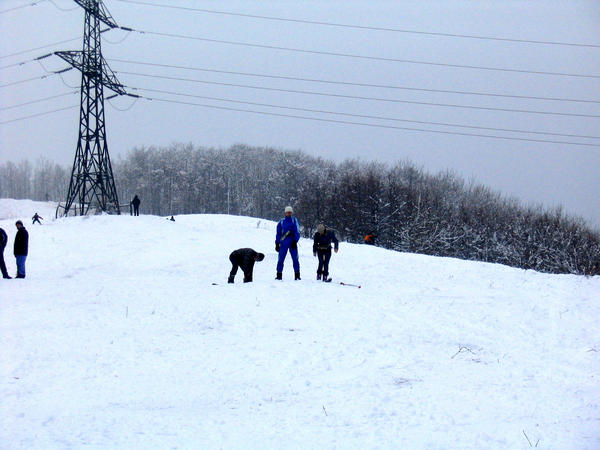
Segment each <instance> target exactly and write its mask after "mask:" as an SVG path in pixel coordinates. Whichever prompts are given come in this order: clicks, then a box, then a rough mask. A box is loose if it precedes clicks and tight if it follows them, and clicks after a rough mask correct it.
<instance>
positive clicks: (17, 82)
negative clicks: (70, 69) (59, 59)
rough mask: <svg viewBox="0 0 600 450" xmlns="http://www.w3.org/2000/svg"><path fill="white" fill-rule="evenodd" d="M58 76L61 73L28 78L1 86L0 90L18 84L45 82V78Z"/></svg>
mask: <svg viewBox="0 0 600 450" xmlns="http://www.w3.org/2000/svg"><path fill="white" fill-rule="evenodd" d="M61 72H62V71H61ZM58 74H59V72H53V73H49V74H46V75H42V76H39V77H34V78H27V79H26V80H19V81H13V82H12V83H6V84H0V88H4V87H8V86H14V85H17V84H22V83H28V82H30V81H35V80H43V79H44V78H49V77H52V76H54V75H58Z"/></svg>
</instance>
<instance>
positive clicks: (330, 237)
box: [313, 223, 339, 282]
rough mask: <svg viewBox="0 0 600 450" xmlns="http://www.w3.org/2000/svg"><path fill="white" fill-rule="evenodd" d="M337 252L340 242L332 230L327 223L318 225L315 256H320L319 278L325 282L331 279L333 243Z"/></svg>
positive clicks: (314, 246) (314, 249) (314, 241)
mask: <svg viewBox="0 0 600 450" xmlns="http://www.w3.org/2000/svg"><path fill="white" fill-rule="evenodd" d="M332 243H333V246H334V251H335V252H336V253H337V252H338V248H339V242H338V240H337V238H336V237H335V233H334V232H333V231H332V230H328V229H327V228H326V227H325V225H323V224H322V223H320V224H319V225H317V232H316V233H315V236H314V238H313V256H318V257H319V267H318V268H317V280H321V279H322V280H323V281H325V282H329V281H331V279H330V278H328V277H329V260H330V259H331V244H332Z"/></svg>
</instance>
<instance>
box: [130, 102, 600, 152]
mask: <svg viewBox="0 0 600 450" xmlns="http://www.w3.org/2000/svg"><path fill="white" fill-rule="evenodd" d="M141 98H144V99H146V100H151V101H158V102H166V103H176V104H181V105H190V106H200V107H203V108H212V109H220V110H226V111H235V112H245V113H253V114H260V115H266V116H276V117H288V118H293V119H303V120H313V121H318V122H330V123H338V124H345V125H360V126H366V127H375V128H387V129H393V130H403V131H418V132H425V133H437V134H449V135H457V136H470V137H481V138H489V139H502V140H509V141H526V142H540V143H548V144H563V145H577V146H585V147H600V144H590V143H583V142H568V141H552V140H546V139H533V138H519V137H509V136H496V135H488V134H475V133H461V132H457V131H443V130H427V129H422V128H409V127H398V126H394V125H382V124H373V123H365V122H352V121H346V120H336V119H324V118H317V117H308V116H299V115H295V114H281V113H272V112H266V111H256V110H250V109H241V108H231V107H227V106H215V105H206V104H201V103H193V102H184V101H179V100H168V99H161V98H154V97H141Z"/></svg>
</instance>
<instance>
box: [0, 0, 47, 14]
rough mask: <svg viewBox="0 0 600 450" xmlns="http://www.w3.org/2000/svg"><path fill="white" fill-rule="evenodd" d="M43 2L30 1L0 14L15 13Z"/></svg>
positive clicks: (43, 0)
mask: <svg viewBox="0 0 600 450" xmlns="http://www.w3.org/2000/svg"><path fill="white" fill-rule="evenodd" d="M45 1H46V0H36V1H32V2H31V3H28V4H26V5H21V6H15V7H14V8H9V9H4V10H2V11H0V14H4V13H7V12H12V11H16V10H17V9H23V8H29V7H30V6H36V5H38V4H39V3H43V2H45Z"/></svg>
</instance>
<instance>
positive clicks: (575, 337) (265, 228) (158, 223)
mask: <svg viewBox="0 0 600 450" xmlns="http://www.w3.org/2000/svg"><path fill="white" fill-rule="evenodd" d="M36 211H37V212H39V213H40V214H41V215H42V216H43V217H45V218H46V220H45V221H44V225H42V226H39V225H36V226H32V225H30V223H31V220H30V219H29V218H30V217H31V216H32V215H33V213H34V212H36ZM53 213H54V205H53V204H51V203H33V202H27V201H19V202H16V201H10V200H4V199H3V200H0V226H1V227H2V228H4V229H5V230H6V231H7V232H8V234H9V246H8V248H7V250H6V251H5V257H6V259H7V262H8V267H9V272H10V273H11V274H14V272H15V263H14V258H13V257H12V242H13V238H14V232H15V227H14V221H15V219H16V218H21V219H23V220H24V222H25V220H27V222H25V223H26V226H27V228H28V230H29V233H30V254H29V258H28V260H27V278H26V279H25V280H0V281H1V287H0V292H1V294H2V295H1V301H0V337H1V338H2V352H1V356H0V361H1V362H0V396H1V397H0V398H1V399H2V400H1V402H0V448H3V449H4V448H6V449H25V448H27V449H34V448H35V449H39V448H81V447H86V448H119V449H123V448H230V449H231V448H260V449H264V448H285V449H291V448H302V449H305V448H319V449H321V448H344V449H346V448H360V449H364V448H394V449H397V448H402V449H438V448H439V449H457V448H461V449H464V448H472V449H487V448H490V449H524V448H529V447H530V446H534V447H535V446H537V447H538V448H552V449H598V448H600V383H599V381H600V380H599V379H598V378H599V376H600V375H599V373H600V370H599V369H600V331H599V330H600V328H599V327H598V317H600V277H594V278H586V277H581V276H570V275H569V276H567V275H558V276H557V275H546V274H540V273H536V272H531V271H523V270H518V269H512V268H508V267H504V266H499V265H492V264H483V263H475V262H465V261H459V260H455V259H449V258H434V257H427V256H421V255H412V254H403V253H396V252H391V251H386V250H383V249H380V248H375V247H369V246H361V245H350V244H346V243H342V244H341V247H340V252H339V253H338V254H337V255H334V256H333V258H332V262H331V275H332V276H333V279H334V281H333V282H332V283H330V284H324V283H321V282H317V281H316V280H315V271H316V260H315V259H314V258H313V256H312V251H311V243H310V241H309V240H306V239H303V240H301V242H300V255H301V260H300V263H301V268H302V278H303V279H302V281H296V282H295V281H293V270H292V267H291V261H290V260H288V261H287V263H286V267H285V269H284V280H283V281H282V282H279V281H275V280H274V276H275V263H276V254H275V251H274V248H273V247H274V229H275V224H274V223H272V222H267V221H264V220H260V221H259V220H258V219H252V218H247V217H234V216H225V215H193V216H179V217H176V219H177V221H176V222H174V223H173V222H170V221H167V220H165V218H164V217H154V216H141V217H130V216H120V217H119V216H95V217H85V218H81V217H75V218H67V219H59V220H53V219H52V217H53V215H54V214H53ZM300 220H302V218H301V217H300ZM239 247H252V248H254V249H256V250H258V251H262V252H264V253H265V254H266V258H265V260H264V261H263V262H259V263H257V265H256V267H255V271H254V279H255V282H254V283H249V284H242V283H241V275H240V274H238V276H237V278H236V284H234V285H227V284H226V279H227V275H228V272H229V269H230V264H229V261H228V255H229V253H230V252H231V251H232V250H234V249H236V248H239ZM339 281H344V282H349V283H357V284H361V285H362V288H360V289H358V288H355V287H346V286H341V285H340V284H339ZM212 283H218V285H213V284H212Z"/></svg>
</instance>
